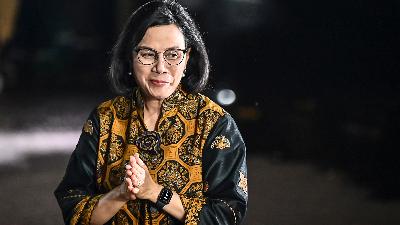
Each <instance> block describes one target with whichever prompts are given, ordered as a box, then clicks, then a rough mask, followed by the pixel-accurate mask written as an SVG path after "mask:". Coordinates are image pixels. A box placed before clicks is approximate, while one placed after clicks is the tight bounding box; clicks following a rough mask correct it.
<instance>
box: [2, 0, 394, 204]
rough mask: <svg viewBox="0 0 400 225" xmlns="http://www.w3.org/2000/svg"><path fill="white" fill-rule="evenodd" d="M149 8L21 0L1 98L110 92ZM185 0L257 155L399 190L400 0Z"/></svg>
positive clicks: (218, 82) (217, 81)
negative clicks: (126, 43) (118, 50)
mask: <svg viewBox="0 0 400 225" xmlns="http://www.w3.org/2000/svg"><path fill="white" fill-rule="evenodd" d="M143 2H145V1H127V0H125V1H123V0H120V1H95V0H89V1H51V0H34V1H32V0H24V1H21V2H20V9H19V17H18V21H17V25H16V29H15V31H16V32H15V35H14V36H13V38H12V39H11V41H10V42H9V43H8V45H7V46H5V47H4V48H3V49H2V58H1V63H2V67H1V70H2V73H3V74H5V75H3V76H5V77H6V79H5V81H6V83H5V86H6V89H5V91H4V92H5V93H7V92H24V91H27V90H30V91H36V92H39V93H40V92H45V91H50V92H52V91H55V90H57V91H60V92H67V93H68V92H71V91H87V89H89V88H90V91H94V90H97V91H99V92H101V91H104V90H106V89H107V85H106V81H105V74H106V73H107V68H108V63H109V51H110V50H111V48H112V45H113V42H114V41H115V39H116V37H117V34H118V32H119V30H120V29H121V27H122V24H123V23H124V22H123V21H124V20H125V19H126V18H127V17H128V16H129V13H130V12H131V11H132V10H133V9H134V8H136V7H137V6H138V5H140V4H141V3H143ZM182 2H183V4H185V5H186V6H187V7H188V8H189V10H190V11H191V12H192V14H193V16H194V17H195V19H196V21H197V22H198V24H199V25H200V29H201V31H202V33H203V34H204V37H205V40H206V44H207V47H208V51H209V54H210V59H211V64H212V72H211V81H212V82H211V84H212V87H213V88H214V89H215V90H218V89H220V88H230V89H232V90H234V91H235V92H236V94H237V97H238V99H237V101H236V103H235V104H234V105H232V106H228V107H226V108H227V110H228V111H230V112H231V113H232V114H233V115H234V116H235V118H237V120H238V123H239V125H240V127H241V130H242V133H243V136H244V137H245V139H246V141H247V146H248V149H249V153H250V154H251V153H256V152H257V153H264V154H266V155H268V156H270V157H276V158H281V159H287V160H302V161H307V162H312V163H315V164H316V165H319V166H321V167H323V168H336V169H340V170H343V171H345V172H346V173H348V174H349V176H350V177H352V178H353V179H354V180H355V181H357V182H359V183H361V184H363V185H367V186H369V187H373V188H374V190H376V192H377V193H378V195H382V196H389V198H390V197H394V196H397V197H398V196H399V195H400V194H399V193H398V191H397V190H398V188H400V177H399V175H398V174H399V173H398V172H400V169H399V166H398V163H397V162H396V160H395V159H396V151H397V149H399V147H400V146H399V143H398V141H397V138H396V137H397V135H398V133H399V132H400V122H399V121H400V119H399V112H400V105H399V104H400V101H399V100H400V99H399V98H400V93H399V89H400V83H399V78H398V74H400V73H399V72H400V64H399V63H398V60H399V58H400V57H399V51H398V47H399V44H398V42H399V40H400V39H399V38H400V18H399V17H400V13H399V8H400V4H399V3H398V1H394V0H392V1H344V0H338V1H308V0H306V1H294V0H286V1H277V0H217V1H215V0H205V1H182ZM99 78H100V79H99ZM208 93H210V94H211V96H213V94H215V91H212V90H211V91H209V92H208Z"/></svg>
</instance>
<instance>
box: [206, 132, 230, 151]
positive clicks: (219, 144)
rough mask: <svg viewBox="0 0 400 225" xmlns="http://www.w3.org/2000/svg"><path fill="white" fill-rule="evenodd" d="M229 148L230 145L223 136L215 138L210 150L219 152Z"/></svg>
mask: <svg viewBox="0 0 400 225" xmlns="http://www.w3.org/2000/svg"><path fill="white" fill-rule="evenodd" d="M229 147H231V143H230V142H229V140H228V138H226V137H225V136H224V135H220V136H217V137H215V139H214V141H213V143H212V144H211V148H214V149H215V148H217V149H219V150H224V149H226V148H229Z"/></svg>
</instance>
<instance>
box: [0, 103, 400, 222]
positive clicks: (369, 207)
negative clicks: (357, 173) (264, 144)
mask: <svg viewBox="0 0 400 225" xmlns="http://www.w3.org/2000/svg"><path fill="white" fill-rule="evenodd" d="M44 99H46V100H44ZM100 101H101V100H100V99H99V98H96V97H87V96H48V97H46V98H43V97H42V96H36V97H35V96H30V97H29V99H27V98H25V97H18V96H13V97H12V98H9V97H6V96H0V103H1V110H0V142H1V143H0V146H1V147H0V150H1V151H0V159H2V160H0V202H1V204H0V224H10V225H23V224H31V225H35V224H41V225H47V224H48V225H54V224H62V223H63V222H62V216H61V212H60V210H59V208H58V205H57V203H56V200H55V198H54V197H53V190H54V189H55V187H56V185H57V184H58V182H59V181H60V180H61V178H62V176H63V173H64V170H65V167H66V165H67V162H68V158H69V155H70V153H71V151H72V150H73V148H74V145H75V143H76V141H77V137H75V136H74V135H76V134H79V129H80V127H81V124H82V123H83V121H85V118H86V116H87V115H88V114H89V112H90V111H91V110H92V109H93V108H94V106H95V105H96V104H98V103H99V102H100ZM41 132H42V133H41ZM46 132H47V133H46ZM50 133H52V134H53V135H56V136H57V135H58V136H60V135H61V137H62V136H63V135H65V139H68V140H67V141H66V142H65V143H63V145H60V146H51V145H50V147H49V146H48V145H49V143H50V144H51V141H49V140H50V139H49V138H48V139H47V141H46V142H44V144H43V143H42V142H34V141H33V140H37V139H43V137H42V138H41V137H35V138H33V137H34V134H44V135H49V134H50ZM71 133H72V134H73V135H70V136H68V135H67V134H71ZM21 134H24V135H25V136H23V137H25V138H26V139H25V140H23V141H18V140H19V139H13V138H15V137H16V136H18V135H21ZM7 135H10V136H7ZM44 137H45V136H44ZM53 138H54V137H53ZM53 138H51V139H53ZM27 139H29V140H27ZM9 142H11V143H9ZM15 142H21V143H22V145H17V143H15ZM21 143H19V144H21ZM24 143H25V145H24ZM46 143H47V147H46ZM21 146H22V147H21ZM46 148H47V149H46ZM18 151H19V153H18ZM10 152H11V153H18V154H15V155H14V156H15V157H11V158H8V159H6V158H5V154H6V153H7V154H10ZM248 154H249V157H248V167H249V194H250V199H249V210H248V215H247V218H246V222H245V224H246V225H264V224H272V225H291V224H293V225H294V224H296V225H303V224H304V225H313V224H315V225H322V224H323V225H376V224H380V225H395V224H400V215H399V214H398V212H400V201H394V200H392V201H388V200H387V201H383V200H378V199H374V198H372V197H371V195H370V194H369V191H368V190H367V189H364V188H361V187H359V186H357V185H355V184H354V183H353V182H352V181H351V180H349V179H348V178H346V176H344V175H343V174H341V173H340V172H338V171H336V170H334V169H331V170H320V169H318V167H315V166H313V165H312V164H307V163H299V162H293V161H286V162H285V161H281V160H277V159H271V158H268V157H267V156H265V155H262V154H260V153H255V152H252V151H251V149H249V152H248ZM7 157H8V156H7Z"/></svg>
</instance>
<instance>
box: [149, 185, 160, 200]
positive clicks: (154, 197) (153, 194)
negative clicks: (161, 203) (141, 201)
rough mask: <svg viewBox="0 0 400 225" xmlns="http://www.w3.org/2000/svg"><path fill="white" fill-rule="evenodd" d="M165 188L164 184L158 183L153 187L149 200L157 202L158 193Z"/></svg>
mask: <svg viewBox="0 0 400 225" xmlns="http://www.w3.org/2000/svg"><path fill="white" fill-rule="evenodd" d="M162 189H163V186H161V185H159V184H156V185H155V187H154V188H153V191H152V192H151V193H150V195H149V198H148V199H149V200H150V201H151V202H153V203H156V202H157V198H158V195H159V194H160V192H161V190H162Z"/></svg>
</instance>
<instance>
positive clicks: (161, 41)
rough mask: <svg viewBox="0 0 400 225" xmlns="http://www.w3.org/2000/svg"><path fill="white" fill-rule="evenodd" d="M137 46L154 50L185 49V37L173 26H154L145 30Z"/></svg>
mask: <svg viewBox="0 0 400 225" xmlns="http://www.w3.org/2000/svg"><path fill="white" fill-rule="evenodd" d="M139 46H146V47H151V48H153V49H156V50H164V49H167V48H172V47H177V48H185V37H184V36H183V34H182V32H181V31H180V29H179V28H178V27H177V26H176V25H175V24H169V25H160V26H154V27H150V28H148V29H147V31H146V33H145V34H144V36H143V38H142V40H141V41H140V42H139Z"/></svg>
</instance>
